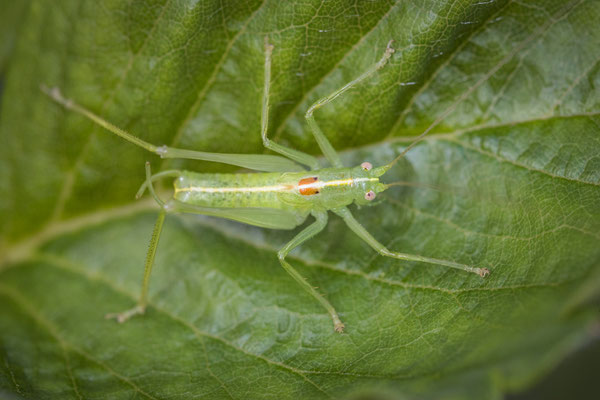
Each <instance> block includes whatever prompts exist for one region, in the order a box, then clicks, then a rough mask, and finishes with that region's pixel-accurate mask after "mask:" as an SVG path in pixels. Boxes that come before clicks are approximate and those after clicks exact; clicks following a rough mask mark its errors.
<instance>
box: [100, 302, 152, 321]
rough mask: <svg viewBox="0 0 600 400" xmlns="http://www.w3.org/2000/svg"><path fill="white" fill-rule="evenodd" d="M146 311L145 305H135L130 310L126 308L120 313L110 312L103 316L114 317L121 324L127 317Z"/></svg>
mask: <svg viewBox="0 0 600 400" xmlns="http://www.w3.org/2000/svg"><path fill="white" fill-rule="evenodd" d="M144 311H146V307H144V306H135V307H133V308H132V309H130V310H126V311H123V312H120V313H110V314H106V315H105V316H104V318H106V319H116V320H117V322H118V323H120V324H122V323H123V322H125V321H127V320H128V319H129V318H131V317H133V316H135V315H138V314H139V315H142V314H143V313H144Z"/></svg>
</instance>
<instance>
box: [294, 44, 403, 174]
mask: <svg viewBox="0 0 600 400" xmlns="http://www.w3.org/2000/svg"><path fill="white" fill-rule="evenodd" d="M391 46H392V40H390V41H389V43H388V45H387V48H386V49H385V53H383V57H381V59H380V60H379V61H378V62H377V63H376V64H374V65H372V66H371V68H369V69H368V70H366V71H365V72H363V73H362V75H360V76H359V77H358V78H356V79H354V80H353V81H351V82H349V83H347V84H345V85H344V86H342V87H341V88H339V89H338V90H336V91H335V92H333V93H331V94H330V95H329V96H325V97H323V98H322V99H319V100H317V101H316V102H315V103H314V104H313V105H312V106H310V108H309V109H308V111H306V116H305V117H306V121H307V122H308V126H310V129H311V130H312V133H313V136H314V137H315V139H316V140H317V143H318V144H319V147H320V148H321V151H322V152H323V155H324V156H325V158H327V160H328V161H329V162H330V163H331V165H333V166H334V167H336V168H342V167H343V166H344V165H343V164H342V160H341V159H340V156H339V155H338V153H337V152H336V151H335V149H334V148H333V146H332V145H331V143H330V142H329V140H327V137H326V136H325V135H324V134H323V131H321V128H319V125H317V122H316V121H315V117H314V116H313V113H314V112H315V110H317V109H319V108H321V107H323V106H324V105H325V104H327V103H329V102H331V101H333V100H334V99H335V98H336V97H338V96H339V95H341V94H342V93H344V92H345V91H347V90H349V89H350V88H352V87H353V86H354V85H356V84H357V83H359V82H361V81H363V80H365V79H367V78H368V77H369V76H371V75H372V74H373V73H374V72H375V71H377V70H379V69H381V68H383V66H384V65H385V64H386V63H387V60H388V59H389V58H390V57H391V56H392V54H393V53H394V49H393V48H392V47H391Z"/></svg>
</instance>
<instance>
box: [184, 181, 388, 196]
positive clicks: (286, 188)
mask: <svg viewBox="0 0 600 400" xmlns="http://www.w3.org/2000/svg"><path fill="white" fill-rule="evenodd" d="M378 180H379V179H378V178H350V179H339V180H334V181H316V182H313V183H308V184H306V185H302V189H321V188H324V187H328V186H345V185H353V184H355V183H360V182H369V181H378ZM298 187H299V186H298V185H271V186H248V187H202V186H190V187H185V188H176V189H175V193H179V192H200V193H240V192H246V193H248V192H292V191H295V190H298Z"/></svg>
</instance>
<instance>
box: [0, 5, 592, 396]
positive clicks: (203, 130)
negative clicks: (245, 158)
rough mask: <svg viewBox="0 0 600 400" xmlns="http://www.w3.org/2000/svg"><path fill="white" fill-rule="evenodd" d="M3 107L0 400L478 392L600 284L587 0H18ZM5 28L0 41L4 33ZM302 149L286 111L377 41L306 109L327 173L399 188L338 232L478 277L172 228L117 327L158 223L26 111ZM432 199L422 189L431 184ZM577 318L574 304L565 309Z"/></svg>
mask: <svg viewBox="0 0 600 400" xmlns="http://www.w3.org/2000/svg"><path fill="white" fill-rule="evenodd" d="M24 15H25V19H24V22H23V24H24V25H22V26H21V27H20V28H19V32H20V37H19V38H18V41H17V44H16V50H15V54H14V56H13V58H12V59H11V60H10V64H9V68H8V75H7V76H6V85H5V91H4V93H3V98H2V110H1V114H0V118H1V119H0V123H1V126H0V138H1V140H2V146H1V147H0V163H1V168H0V188H1V193H2V196H1V197H0V218H1V221H2V223H1V225H0V232H1V235H2V236H1V241H0V246H1V247H0V248H1V251H2V260H3V261H2V264H1V266H0V359H1V361H2V362H1V363H0V391H1V392H0V393H2V394H4V395H6V396H14V397H15V398H36V399H37V398H61V399H62V398H151V399H158V398H190V397H198V398H211V399H214V398H275V399H283V398H337V397H340V396H347V395H350V394H351V393H356V392H364V391H379V390H384V391H386V392H388V393H390V395H391V396H394V397H402V398H412V397H414V396H421V397H438V396H442V395H443V396H447V397H453V398H494V397H497V396H498V395H499V393H501V392H502V391H505V390H509V389H515V388H519V387H522V386H523V385H526V384H528V383H529V382H530V381H531V380H532V379H533V378H535V377H536V376H538V375H539V374H541V373H543V372H544V371H546V370H547V369H548V368H550V367H551V366H552V365H554V363H555V362H556V361H557V360H558V359H560V357H561V356H562V355H563V354H565V352H568V351H569V350H570V349H572V348H573V346H576V345H577V344H578V343H579V342H580V341H581V340H583V339H584V338H585V337H586V335H587V327H589V326H590V324H591V323H593V321H594V318H597V317H596V316H595V315H594V314H593V309H592V308H590V307H589V301H590V299H594V298H595V297H596V296H597V294H598V291H599V289H600V272H599V270H600V269H599V264H600V246H599V242H600V234H599V232H600V187H599V186H600V157H599V154H600V116H599V115H598V113H599V112H600V96H598V94H597V93H598V91H597V87H598V84H599V80H600V68H599V66H598V61H599V59H598V54H600V31H599V30H598V29H597V28H596V24H597V20H598V18H599V17H600V7H599V6H598V3H597V2H594V1H592V0H587V1H586V0H580V1H562V0H555V1H551V0H547V1H541V0H540V1H536V2H527V3H525V2H511V1H489V2H482V1H461V2H456V1H440V0H436V1H397V2H394V1H387V2H386V1H377V2H370V1H369V2H344V1H339V0H336V1H327V2H318V1H306V2H287V1H264V2H261V1H245V2H239V1H215V2H209V1H202V2H195V1H169V0H160V1H147V2H124V1H116V0H115V1H111V2H94V1H62V2H51V1H43V0H39V1H32V2H31V4H30V5H29V7H28V9H27V11H26V13H25V14H24ZM15 29H16V28H15ZM265 35H268V36H269V38H270V41H271V42H272V43H273V44H274V45H275V53H274V58H273V83H272V93H271V104H272V109H271V121H270V123H271V124H270V135H271V137H272V138H274V139H275V140H277V141H279V142H282V143H286V144H289V145H291V146H293V147H295V148H298V149H301V150H304V151H307V152H309V153H313V154H318V147H317V146H316V144H315V142H314V140H313V138H312V136H311V135H310V132H309V130H308V128H307V126H306V124H305V123H304V120H303V113H304V112H305V110H306V109H307V108H308V106H309V105H310V104H311V103H312V102H314V101H315V100H316V99H318V98H319V97H320V96H324V95H326V94H328V93H331V92H332V91H333V90H334V89H335V88H337V87H339V86H341V85H342V84H344V83H346V82H348V81H350V80H351V79H353V78H355V77H356V76H358V74H359V73H360V72H361V71H364V70H365V69H366V68H368V67H369V66H370V65H371V64H372V63H374V62H375V61H376V60H377V59H379V57H380V56H381V54H382V52H383V49H384V48H385V46H386V43H387V42H388V41H389V40H390V39H394V40H395V42H394V47H395V48H396V49H397V51H396V53H395V54H394V56H393V58H392V59H391V61H390V63H389V65H388V66H386V67H385V68H384V69H383V70H382V71H380V72H379V73H378V74H376V75H375V76H373V78H372V79H370V80H369V81H368V82H366V83H364V84H362V85H360V86H359V87H357V88H356V89H354V90H352V91H351V92H350V93H349V94H348V95H345V96H343V97H341V98H339V99H337V100H336V101H335V102H334V103H333V104H330V105H328V106H327V107H325V108H324V109H322V110H319V111H318V115H317V119H318V121H319V123H320V124H321V126H322V127H323V130H324V131H325V132H326V134H327V136H328V137H329V138H331V141H332V143H333V145H334V147H335V148H337V149H339V150H344V153H343V155H344V160H345V161H346V162H347V165H355V164H356V163H359V162H362V161H364V160H369V161H371V162H373V163H374V164H378V163H379V164H380V163H384V162H387V161H389V160H390V159H392V158H393V157H394V156H395V155H396V154H398V152H399V151H401V150H402V148H404V146H405V145H407V144H408V143H410V139H407V138H406V136H410V135H416V134H419V133H421V132H423V131H424V130H426V129H430V130H431V133H430V135H429V137H428V139H427V140H426V141H424V142H423V143H421V144H419V145H418V146H417V147H415V148H414V149H412V150H411V151H410V152H409V153H408V156H407V158H406V159H405V160H403V162H402V163H401V164H400V165H399V166H398V167H397V168H396V169H395V170H394V171H393V172H390V175H393V176H386V179H387V180H388V181H392V180H396V179H400V180H405V181H412V182H419V183H420V185H419V186H418V187H404V188H395V189H393V190H390V191H389V192H387V193H386V195H385V196H382V197H383V199H382V201H381V203H380V204H378V205H377V206H375V207H369V208H362V209H360V210H356V211H355V215H357V217H358V219H359V220H360V221H361V222H362V223H363V224H364V225H365V227H367V228H368V229H369V230H370V231H371V232H372V233H373V234H374V235H375V236H376V237H377V238H379V239H380V240H381V241H382V242H383V243H385V244H386V245H387V246H388V247H389V248H392V249H398V250H401V251H403V252H408V253H415V254H423V255H427V256H432V257H437V258H443V259H447V260H453V261H458V262H462V263H466V264H470V265H475V266H487V267H489V268H490V270H491V271H492V274H491V276H490V277H489V278H487V279H485V280H482V279H480V278H479V277H477V276H471V275H469V274H466V273H462V272H457V271H449V270H447V269H445V268H443V267H437V266H427V265H424V264H418V263H406V262H399V261H397V260H388V259H384V258H382V257H378V256H376V255H375V254H374V253H373V251H372V250H371V249H370V248H369V247H368V246H367V245H366V244H364V243H362V242H361V241H360V240H359V239H358V238H357V237H355V236H354V235H353V234H352V233H351V232H350V231H349V230H348V229H347V228H346V227H345V226H344V225H343V223H342V222H341V221H340V220H338V219H336V218H334V217H332V218H331V219H330V223H329V225H328V227H327V228H326V230H325V231H324V232H323V233H321V234H320V235H318V236H317V237H316V238H315V239H314V240H312V241H310V242H308V243H307V244H305V245H303V246H302V247H301V248H300V249H298V250H296V251H295V252H294V253H292V255H291V257H290V261H291V262H292V263H293V264H294V265H295V266H297V268H298V269H299V271H300V272H301V274H302V275H304V276H305V277H306V278H307V279H308V280H309V281H310V282H311V283H312V284H313V285H315V286H318V287H319V290H320V291H321V292H323V293H325V295H326V296H327V298H328V299H329V300H330V301H331V302H332V303H333V304H334V306H335V307H336V308H337V310H338V311H339V312H340V314H341V316H342V318H343V320H344V322H345V323H346V326H347V329H346V332H345V333H344V334H342V335H340V334H336V333H334V332H333V329H332V324H331V321H330V320H329V317H328V316H327V314H326V313H325V312H324V311H323V309H321V308H320V306H319V305H318V303H316V302H315V301H314V300H313V299H312V298H311V297H310V296H308V295H307V294H306V293H304V292H303V291H302V289H301V288H300V287H299V286H298V285H296V284H295V283H294V282H293V281H292V280H291V279H290V278H289V276H287V275H286V273H285V272H284V271H283V270H282V269H281V267H280V266H279V263H278V261H277V258H276V256H275V252H276V250H277V249H278V248H279V247H281V246H282V245H283V244H284V243H285V242H286V241H287V240H289V239H290V238H291V237H292V236H293V235H294V233H295V232H280V231H266V230H261V229H258V228H251V227H247V226H242V225H240V224H235V223H231V222H226V221H222V220H214V219H208V218H200V217H195V216H181V217H178V216H170V217H168V219H167V222H166V224H165V230H164V232H163V238H162V239H161V244H160V246H159V249H158V255H157V262H156V268H155V272H154V273H153V279H152V282H151V288H150V307H149V310H148V312H147V314H146V315H145V316H144V317H141V318H135V319H133V320H131V321H129V322H128V323H127V324H125V325H118V324H116V323H115V322H114V321H107V320H104V319H103V315H104V314H105V313H107V312H113V311H119V310H122V309H125V308H128V307H131V306H132V305H133V303H134V301H135V299H136V297H137V293H138V291H139V281H140V278H141V274H142V271H141V267H142V263H143V259H144V253H145V250H146V246H147V242H148V240H149V237H150V232H151V229H152V225H153V220H154V218H155V211H152V210H153V209H154V206H153V205H152V202H151V201H148V200H145V201H141V202H134V201H133V195H134V193H135V191H136V190H137V187H138V185H139V183H140V182H141V181H142V177H143V162H144V160H146V159H151V160H152V162H153V167H154V169H155V170H158V169H159V168H162V169H166V168H170V167H173V166H179V167H182V168H189V169H194V170H202V171H233V169H231V168H229V167H226V166H223V165H217V164H209V163H187V162H186V163H182V162H171V163H165V162H163V161H161V160H159V159H158V158H154V157H153V156H151V155H148V154H147V153H144V152H143V151H141V150H139V149H137V148H135V147H134V146H132V145H130V144H127V143H124V142H122V141H121V140H119V139H118V138H115V137H111V136H110V135H109V134H107V133H106V132H104V131H102V129H100V128H98V127H96V126H94V125H92V124H91V123H89V122H88V121H85V120H84V119H82V118H81V117H79V116H76V115H73V113H69V112H65V111H64V110H62V109H61V108H60V107H59V106H57V105H56V104H54V103H52V102H51V101H50V100H48V99H47V98H46V97H44V96H43V95H42V94H41V93H40V92H39V90H38V86H39V84H41V83H45V84H47V85H51V86H58V87H60V88H61V89H62V91H63V92H64V93H65V94H67V95H68V96H69V97H71V98H74V99H76V100H77V101H78V102H80V103H81V104H84V105H85V106H86V107H89V108H90V109H92V110H94V111H95V112H97V113H99V114H101V115H103V116H104V117H106V118H107V119H109V120H110V121H112V122H113V123H115V124H116V125H119V126H121V127H124V128H126V129H128V130H130V131H132V132H134V133H135V134H136V135H138V136H140V137H142V138H144V139H146V140H148V141H151V142H154V143H157V144H162V143H166V144H172V145H176V146H179V147H185V148H192V149H199V150H200V149H201V150H205V151H220V152H247V153H253V152H254V153H260V152H263V151H264V150H263V149H262V146H261V141H260V136H259V127H260V107H261V94H262V79H263V78H262V73H263V56H264V55H263V39H264V37H265ZM428 185H434V186H436V187H437V188H438V190H433V189H429V188H428ZM586 304H587V305H588V306H586Z"/></svg>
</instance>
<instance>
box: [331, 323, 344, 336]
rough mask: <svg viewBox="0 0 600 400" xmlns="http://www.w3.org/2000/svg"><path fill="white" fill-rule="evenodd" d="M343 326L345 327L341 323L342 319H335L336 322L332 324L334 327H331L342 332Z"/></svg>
mask: <svg viewBox="0 0 600 400" xmlns="http://www.w3.org/2000/svg"><path fill="white" fill-rule="evenodd" d="M344 328H345V326H344V324H343V323H342V321H337V322H336V323H335V324H334V327H333V329H335V331H336V332H337V333H342V332H344Z"/></svg>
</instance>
